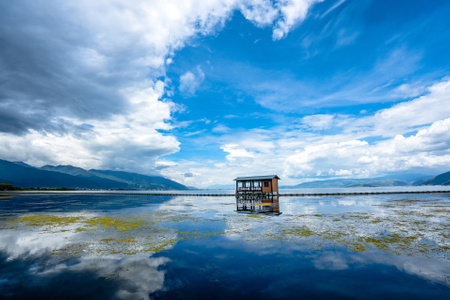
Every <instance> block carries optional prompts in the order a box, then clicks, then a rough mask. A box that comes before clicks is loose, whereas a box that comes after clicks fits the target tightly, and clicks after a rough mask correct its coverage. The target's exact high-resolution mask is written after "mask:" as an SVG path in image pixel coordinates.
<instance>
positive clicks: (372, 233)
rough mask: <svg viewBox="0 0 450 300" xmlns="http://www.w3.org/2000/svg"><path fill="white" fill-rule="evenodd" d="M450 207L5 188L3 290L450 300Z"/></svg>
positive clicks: (389, 199)
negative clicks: (256, 202)
mask: <svg viewBox="0 0 450 300" xmlns="http://www.w3.org/2000/svg"><path fill="white" fill-rule="evenodd" d="M348 190H349V189H346V191H348ZM281 192H283V191H282V190H281ZM449 204H450V193H448V194H446V193H440V194H408V195H406V194H394V195H357V196H327V197H324V196H304V197H280V198H279V203H278V205H277V211H275V212H270V211H269V210H266V212H265V213H256V212H251V211H246V210H240V209H239V210H238V207H237V206H236V200H235V198H233V197H211V196H164V195H162V196H161V195H159V196H155V195H119V194H114V193H113V192H112V193H109V194H108V193H103V194H95V193H91V192H83V193H72V194H67V193H18V194H13V195H12V196H0V298H2V299H61V298H64V299H80V298H83V299H253V298H255V299H256V298H258V299H274V298H278V299H300V298H301V299H380V298H382V299H431V298H434V299H450V255H449V254H450V205H449ZM263 207H266V206H265V205H263Z"/></svg>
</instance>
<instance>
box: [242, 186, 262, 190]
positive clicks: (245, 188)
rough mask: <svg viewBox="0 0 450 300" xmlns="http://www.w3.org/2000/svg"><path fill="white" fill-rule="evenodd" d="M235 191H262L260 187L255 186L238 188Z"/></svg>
mask: <svg viewBox="0 0 450 300" xmlns="http://www.w3.org/2000/svg"><path fill="white" fill-rule="evenodd" d="M237 191H262V187H260V186H255V187H238V188H237Z"/></svg>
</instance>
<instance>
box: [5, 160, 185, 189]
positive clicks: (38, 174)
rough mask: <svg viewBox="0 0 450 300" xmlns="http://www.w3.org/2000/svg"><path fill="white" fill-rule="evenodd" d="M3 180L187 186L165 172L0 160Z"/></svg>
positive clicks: (29, 184)
mask: <svg viewBox="0 0 450 300" xmlns="http://www.w3.org/2000/svg"><path fill="white" fill-rule="evenodd" d="M0 178H2V179H0V183H9V184H12V185H14V186H17V187H21V188H72V189H181V190H186V189H187V187H186V186H184V185H182V184H180V183H178V182H175V181H173V180H170V179H167V178H164V177H162V176H147V175H142V174H137V173H128V172H119V171H106V170H85V169H82V168H77V167H73V166H44V167H42V168H35V167H32V166H29V165H27V164H24V163H21V162H9V161H6V160H0Z"/></svg>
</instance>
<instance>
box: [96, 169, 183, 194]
mask: <svg viewBox="0 0 450 300" xmlns="http://www.w3.org/2000/svg"><path fill="white" fill-rule="evenodd" d="M89 172H91V173H92V174H94V175H96V176H98V177H103V178H105V179H110V180H116V181H118V182H124V183H127V184H128V185H129V186H130V187H131V188H133V189H150V190H152V189H176V190H187V189H188V188H187V187H186V186H184V185H182V184H180V183H178V182H175V181H173V180H170V179H167V178H164V177H162V176H148V175H141V174H137V173H128V172H122V171H107V170H89Z"/></svg>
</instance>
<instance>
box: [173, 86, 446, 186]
mask: <svg viewBox="0 0 450 300" xmlns="http://www.w3.org/2000/svg"><path fill="white" fill-rule="evenodd" d="M449 89H450V80H448V79H445V80H443V81H441V82H437V83H435V84H433V85H432V86H430V87H429V88H428V90H429V93H428V94H427V95H425V96H421V97H419V98H417V99H414V100H411V101H407V102H403V103H400V104H397V105H394V106H392V107H391V108H388V109H383V110H380V111H378V112H375V113H374V114H372V115H365V116H363V117H360V118H357V117H356V116H355V117H350V116H338V117H333V116H329V115H312V116H309V117H306V118H302V119H301V123H305V122H306V123H307V124H309V127H308V128H303V127H300V129H299V127H298V126H295V124H293V125H292V126H291V127H287V128H286V127H280V128H272V130H265V131H262V130H260V129H253V130H249V131H246V132H231V133H229V136H225V137H221V138H220V139H218V140H217V141H216V142H221V143H222V146H221V149H222V150H223V151H224V152H225V153H226V159H225V160H223V161H221V160H218V161H216V162H215V163H213V164H211V165H209V166H208V165H207V164H205V163H203V162H180V163H179V164H178V166H177V169H178V171H180V175H176V176H175V177H177V179H178V178H179V180H180V181H182V182H183V179H182V174H184V173H187V172H190V173H193V174H195V178H189V180H190V182H191V184H194V183H195V184H197V185H198V186H201V187H207V186H208V185H211V184H214V183H221V184H227V183H232V180H233V178H235V177H236V176H243V175H254V174H278V175H279V176H280V177H281V179H282V181H281V184H283V185H290V184H297V183H299V182H301V181H305V180H311V179H314V178H316V177H318V176H320V177H323V176H327V177H352V178H366V177H375V176H382V175H384V174H386V173H389V172H397V171H409V170H415V171H417V170H418V169H421V170H433V172H435V173H436V174H437V173H439V172H445V171H448V166H449V165H450V110H449V109H447V108H448V107H449V106H448V105H447V104H448V103H449V101H450V99H449V97H450V96H449V95H450V91H449ZM311 126H316V128H330V129H332V131H331V132H336V131H337V132H340V133H337V134H320V135H319V134H315V133H311V132H308V131H309V128H311ZM418 126H419V128H418V129H416V128H417V127H418ZM301 128H303V130H302V129H301ZM411 131H413V132H411ZM380 136H384V137H385V138H384V139H380ZM368 141H370V142H368Z"/></svg>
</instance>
